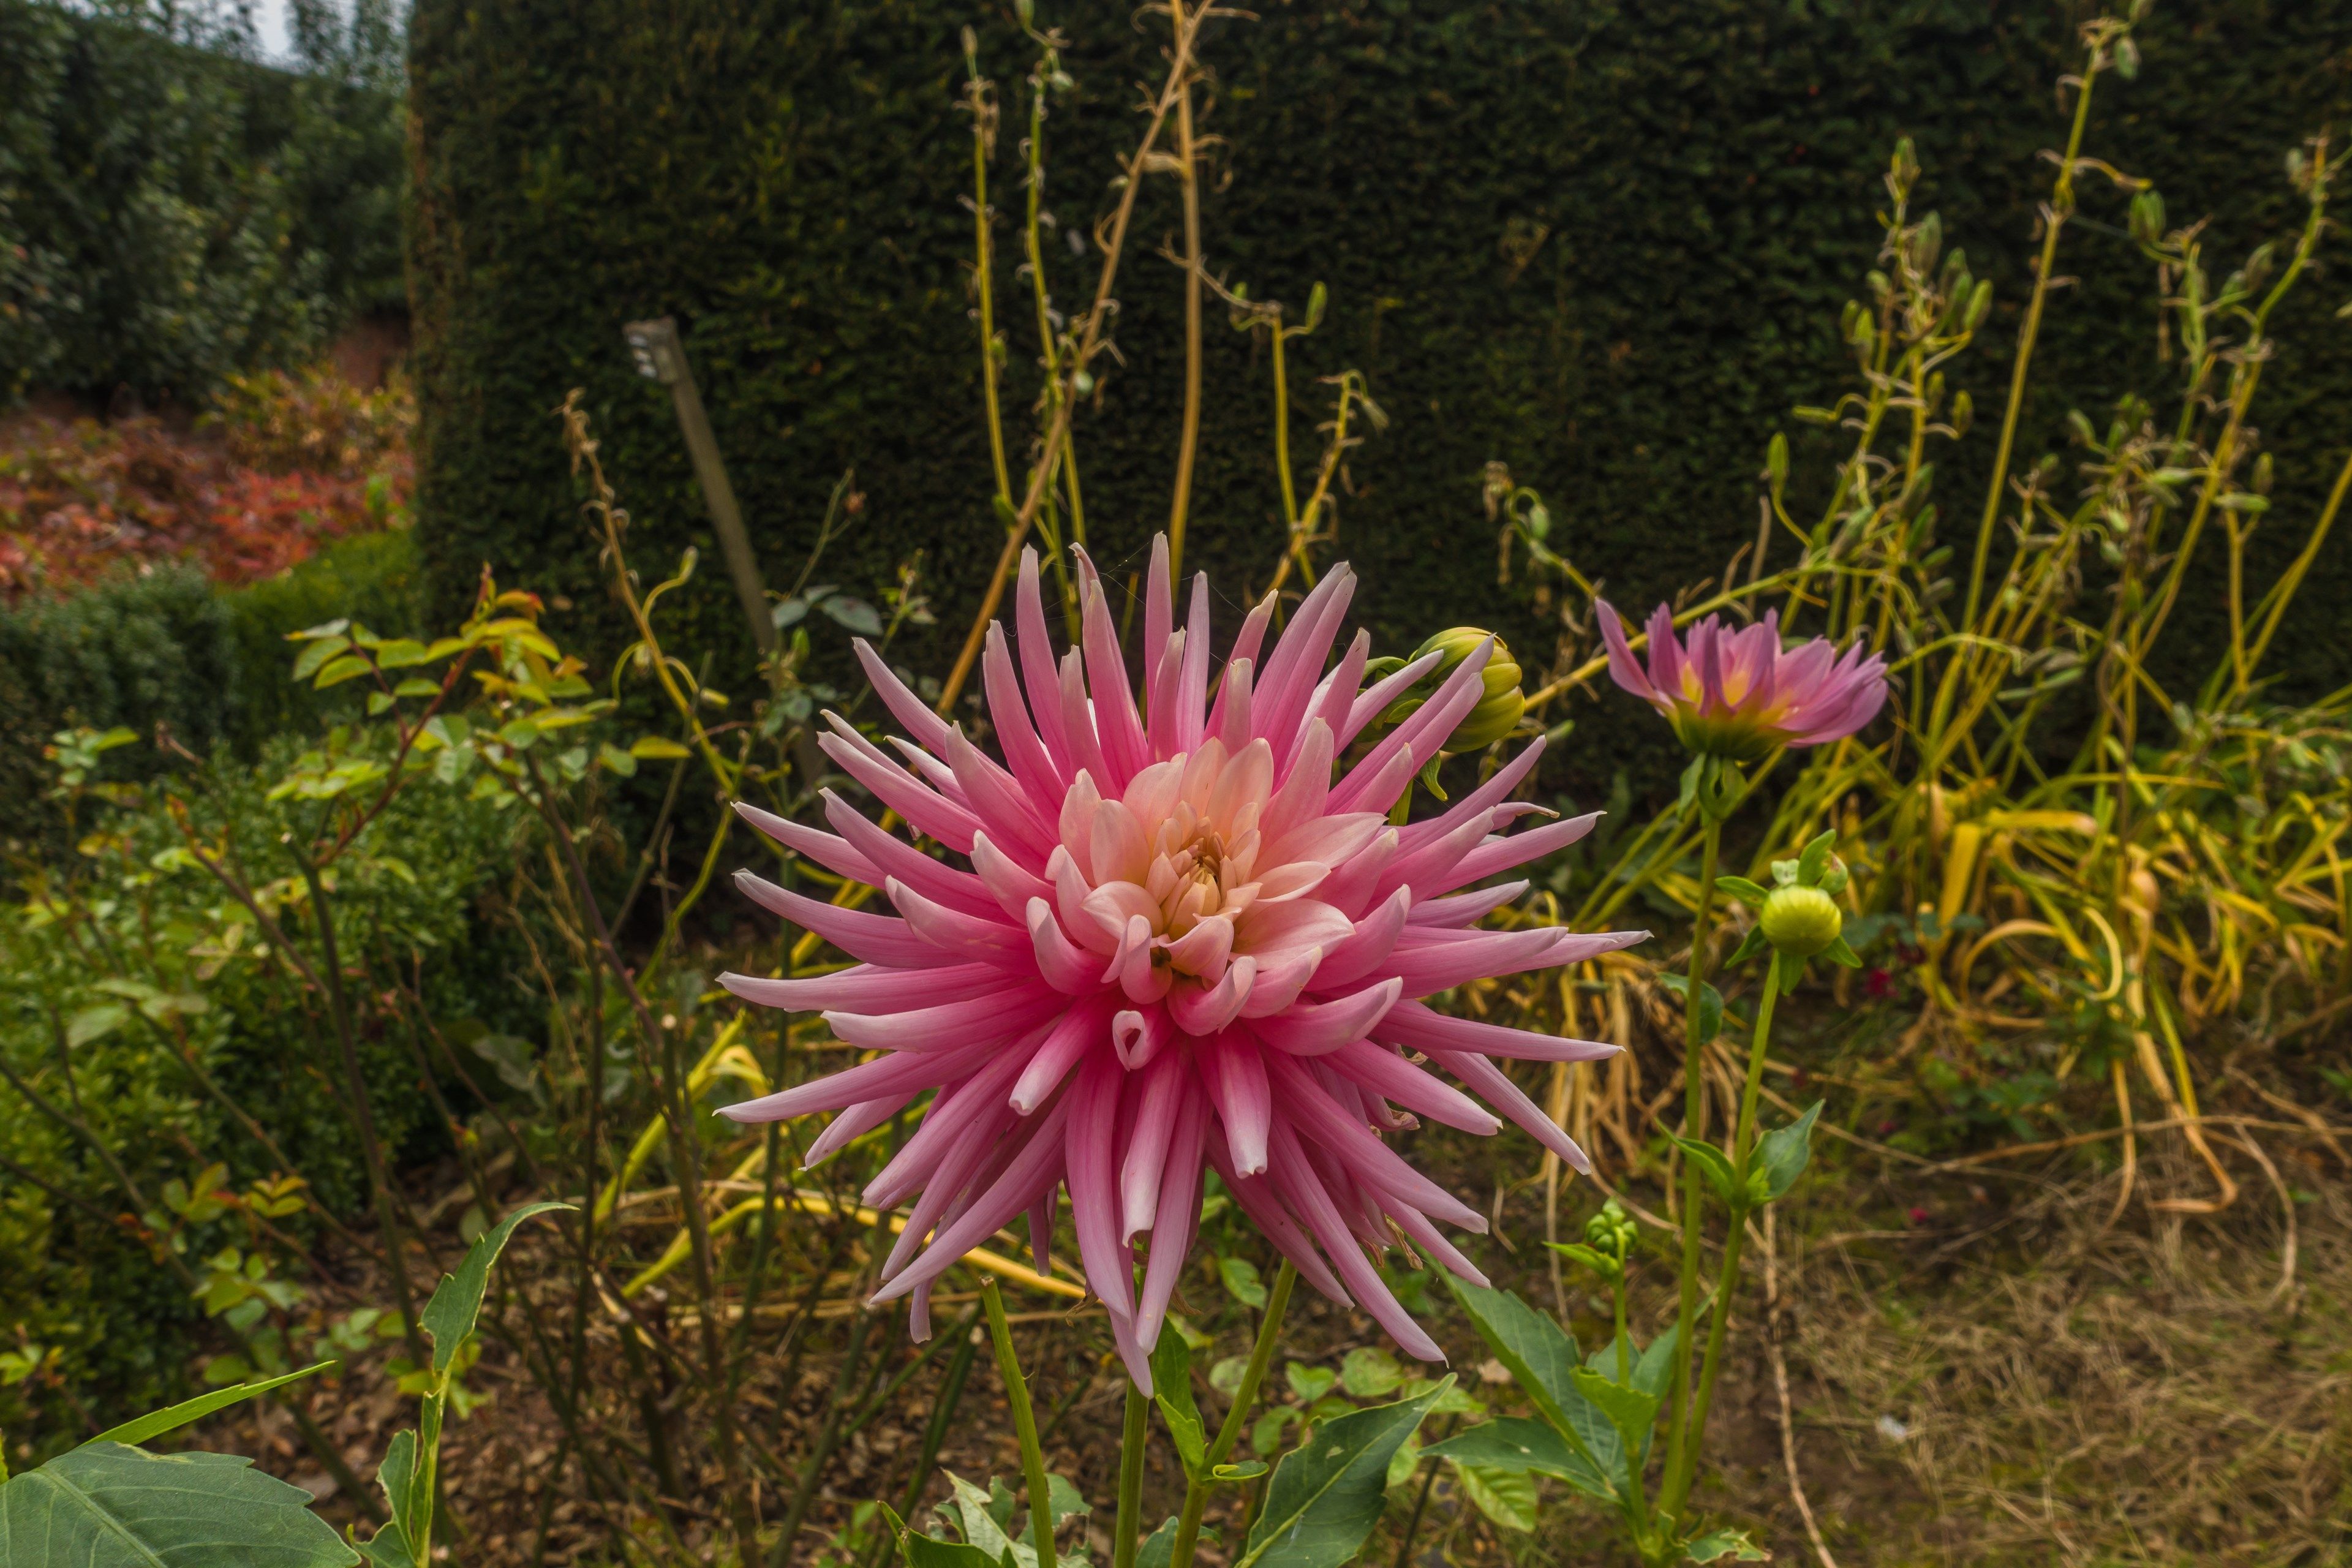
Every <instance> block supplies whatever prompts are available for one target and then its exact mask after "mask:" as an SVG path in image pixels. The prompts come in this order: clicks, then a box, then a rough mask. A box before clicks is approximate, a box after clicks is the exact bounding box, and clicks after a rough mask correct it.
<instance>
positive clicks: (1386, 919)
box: [1310, 888, 1412, 991]
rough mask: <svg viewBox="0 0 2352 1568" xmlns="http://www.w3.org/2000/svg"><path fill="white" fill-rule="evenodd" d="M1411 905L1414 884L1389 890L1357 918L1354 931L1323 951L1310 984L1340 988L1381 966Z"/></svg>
mask: <svg viewBox="0 0 2352 1568" xmlns="http://www.w3.org/2000/svg"><path fill="white" fill-rule="evenodd" d="M1411 908H1412V889H1411V888H1399V889H1397V890H1396V891H1395V892H1393V893H1391V894H1390V895H1389V896H1388V898H1387V899H1386V900H1383V901H1382V902H1381V906H1380V907H1379V908H1378V909H1376V910H1373V911H1372V912H1371V913H1370V914H1368V915H1366V916H1364V917H1363V918H1362V919H1360V920H1359V921H1356V929H1355V930H1354V931H1352V932H1350V933H1349V935H1348V936H1347V937H1346V938H1345V939H1344V940H1343V941H1341V942H1337V943H1335V944H1334V945H1333V946H1332V948H1331V950H1330V951H1329V952H1326V953H1325V954H1324V955H1323V962H1322V963H1321V964H1320V965H1318V967H1317V969H1316V971H1315V978H1314V980H1313V981H1312V982H1311V983H1310V984H1313V985H1314V987H1315V989H1317V990H1318V991H1337V990H1339V989H1340V988H1341V987H1343V986H1346V985H1349V984H1352V983H1353V982H1355V981H1358V980H1361V979H1362V978H1363V977H1364V976H1365V975H1367V974H1370V973H1372V972H1373V971H1374V970H1376V969H1378V968H1379V967H1380V966H1381V961H1382V960H1383V959H1385V958H1387V957H1388V955H1389V952H1390V950H1391V949H1392V948H1394V947H1395V946H1396V944H1397V938H1398V937H1399V936H1400V935H1402V933H1403V931H1404V923H1405V916H1406V914H1407V912H1408V911H1409V910H1411Z"/></svg>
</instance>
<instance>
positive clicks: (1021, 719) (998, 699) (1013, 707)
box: [980, 621, 1069, 800]
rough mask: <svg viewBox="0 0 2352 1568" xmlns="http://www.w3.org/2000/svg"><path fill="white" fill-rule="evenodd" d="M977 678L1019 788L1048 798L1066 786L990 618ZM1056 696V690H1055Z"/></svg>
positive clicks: (1009, 652) (1000, 633)
mask: <svg viewBox="0 0 2352 1568" xmlns="http://www.w3.org/2000/svg"><path fill="white" fill-rule="evenodd" d="M980 678H981V684H982V689H983V690H984V691H985V692H986V694H987V697H988V721H989V723H990V725H991V726H992V728H994V730H995V731H996V740H997V743H998V744H999V745H1001V746H1003V748H1004V761H1005V763H1006V765H1007V766H1009V767H1010V768H1011V769H1012V770H1013V777H1014V778H1016V779H1018V780H1020V781H1021V786H1022V788H1024V789H1025V790H1029V791H1031V792H1033V793H1034V794H1035V795H1038V796H1039V797H1040V798H1043V799H1047V800H1050V799H1052V798H1054V797H1055V796H1056V795H1060V794H1061V793H1062V791H1063V790H1064V789H1066V788H1067V787H1068V784H1069V780H1068V779H1067V778H1066V776H1065V775H1064V774H1063V773H1062V770H1061V767H1060V765H1059V764H1058V763H1055V760H1054V756H1053V753H1052V752H1049V751H1047V750H1046V749H1045V742H1044V741H1043V740H1041V739H1039V738H1038V734H1037V727H1036V725H1035V724H1034V722H1033V721H1031V720H1030V717H1029V704H1028V702H1027V700H1025V699H1024V698H1023V697H1022V695H1021V681H1020V679H1019V678H1018V677H1017V676H1015V675H1014V674H1013V650H1012V649H1011V648H1010V647H1007V646H1006V644H1005V640H1004V627H1003V626H1001V625H999V624H997V623H996V622H993V621H992V622H990V623H989V627H988V645H987V650H986V651H985V652H984V653H983V654H982V656H981V661H980ZM1056 695H1057V696H1058V693H1057V694H1056Z"/></svg>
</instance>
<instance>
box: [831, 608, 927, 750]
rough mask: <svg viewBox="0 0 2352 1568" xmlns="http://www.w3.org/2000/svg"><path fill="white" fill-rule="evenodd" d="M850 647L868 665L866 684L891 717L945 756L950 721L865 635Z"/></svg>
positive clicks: (852, 640) (853, 640)
mask: <svg viewBox="0 0 2352 1568" xmlns="http://www.w3.org/2000/svg"><path fill="white" fill-rule="evenodd" d="M849 646H850V647H852V648H853V649H855V650H856V654H857V662H858V663H860V664H862V665H864V666H865V667H866V683H867V684H868V685H870V686H872V687H873V688H874V690H875V692H876V694H877V695H878V696H879V697H880V698H881V699H882V706H884V707H885V708H887V709H888V710H890V714H891V717H893V718H895V719H897V720H898V722H899V723H901V724H904V725H905V726H906V727H907V733H908V736H909V737H910V738H911V739H912V740H913V741H914V742H915V743H916V744H917V745H919V746H922V747H925V748H927V749H928V750H929V751H931V752H936V753H938V754H940V755H941V756H944V755H946V754H947V753H946V751H945V749H944V748H945V745H946V742H947V738H948V725H947V721H946V720H944V719H942V718H940V716H939V715H938V714H936V713H934V712H932V711H931V710H930V705H929V704H928V703H926V702H925V701H924V700H922V699H921V698H919V697H918V696H916V695H915V694H914V693H913V692H911V691H909V690H908V689H907V683H906V682H905V681H903V680H901V679H898V676H897V675H896V674H895V673H893V672H892V670H891V668H890V667H889V666H888V665H887V664H885V663H883V662H882V656H881V655H880V654H878V653H876V652H875V651H874V649H873V647H871V646H870V645H869V644H868V643H867V642H866V639H865V638H864V637H852V638H850V639H849Z"/></svg>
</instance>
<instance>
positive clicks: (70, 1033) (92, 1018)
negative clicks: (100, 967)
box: [66, 1002, 131, 1050]
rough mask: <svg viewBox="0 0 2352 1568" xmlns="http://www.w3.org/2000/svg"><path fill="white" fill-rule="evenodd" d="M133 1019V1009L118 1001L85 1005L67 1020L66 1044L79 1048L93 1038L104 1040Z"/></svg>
mask: <svg viewBox="0 0 2352 1568" xmlns="http://www.w3.org/2000/svg"><path fill="white" fill-rule="evenodd" d="M130 1021H131V1009H130V1008H128V1007H125V1006H123V1005H121V1004H120V1003H116V1002H101V1003H100V1004H99V1005H97V1006H95V1007H84V1008H83V1009H82V1010H81V1011H80V1012H79V1013H76V1014H75V1015H74V1016H72V1017H71V1018H69V1019H68V1020H67V1021H66V1045H67V1047H68V1048H69V1049H73V1050H79V1049H80V1048H81V1047H84V1046H86V1045H88V1044H89V1043H90V1042H91V1041H92V1040H102V1039H104V1038H105V1037H107V1036H109V1035H110V1034H112V1033H114V1031H115V1030H117V1029H119V1028H121V1027H122V1026H123V1025H125V1024H127V1023H129V1022H130Z"/></svg>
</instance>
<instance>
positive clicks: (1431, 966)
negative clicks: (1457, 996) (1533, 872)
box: [1381, 926, 1625, 996]
mask: <svg viewBox="0 0 2352 1568" xmlns="http://www.w3.org/2000/svg"><path fill="white" fill-rule="evenodd" d="M1613 945H1614V946H1618V947H1622V946H1623V945H1625V944H1624V943H1622V942H1618V943H1615V944H1613ZM1606 951H1609V950H1608V949H1607V948H1600V949H1595V948H1593V947H1591V945H1590V944H1586V945H1583V946H1576V945H1572V944H1571V942H1570V935H1569V933H1568V932H1567V931H1563V930H1561V929H1560V928H1559V927H1558V926H1545V927H1538V928H1536V929H1533V930H1528V931H1426V930H1424V931H1408V932H1406V933H1405V938H1404V940H1403V941H1402V942H1399V943H1397V949H1396V951H1395V952H1392V953H1391V954H1389V960H1388V962H1387V963H1384V964H1382V965H1381V968H1382V969H1384V970H1386V971H1387V972H1388V973H1391V974H1394V975H1395V976H1396V977H1397V978H1398V979H1399V980H1400V981H1402V983H1403V985H1404V994H1406V995H1407V996H1434V995H1435V994H1437V993H1439V992H1441V991H1451V990H1453V989H1454V987H1455V986H1456V985H1463V984H1468V983H1469V982H1471V981H1473V980H1484V979H1492V978H1496V977H1499V976H1501V975H1505V974H1519V973H1525V972H1526V971H1528V970H1531V969H1554V968H1557V967H1559V965H1560V964H1563V963H1577V962H1579V961H1580V959H1582V958H1591V957H1594V956H1597V954H1598V953H1599V952H1606Z"/></svg>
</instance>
